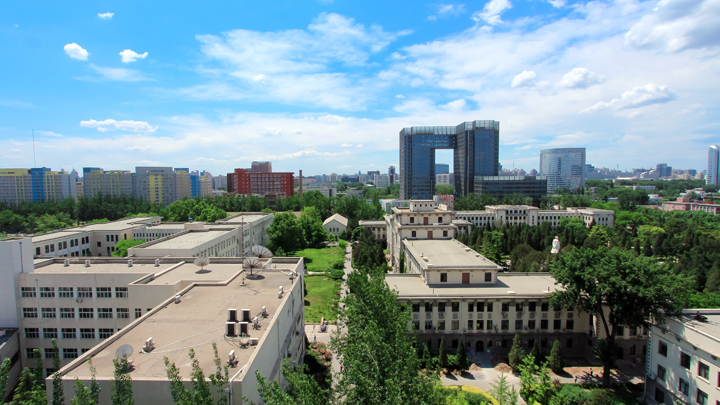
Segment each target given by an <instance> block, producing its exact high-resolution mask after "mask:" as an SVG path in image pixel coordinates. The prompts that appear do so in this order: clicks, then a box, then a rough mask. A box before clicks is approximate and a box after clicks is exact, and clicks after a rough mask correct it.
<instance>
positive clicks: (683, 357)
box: [680, 353, 690, 370]
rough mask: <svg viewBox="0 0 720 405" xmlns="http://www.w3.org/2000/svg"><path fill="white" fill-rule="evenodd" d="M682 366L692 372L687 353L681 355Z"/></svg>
mask: <svg viewBox="0 0 720 405" xmlns="http://www.w3.org/2000/svg"><path fill="white" fill-rule="evenodd" d="M680 365H681V366H683V367H685V368H686V369H688V370H690V356H689V355H687V354H685V353H680Z"/></svg>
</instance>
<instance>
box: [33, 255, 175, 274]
mask: <svg viewBox="0 0 720 405" xmlns="http://www.w3.org/2000/svg"><path fill="white" fill-rule="evenodd" d="M64 259H70V265H69V266H68V267H65V264H64ZM113 259H114V260H112V261H108V260H104V259H97V258H94V257H82V258H65V257H61V258H59V259H37V260H36V261H35V273H142V274H151V273H160V272H161V271H164V270H167V269H168V268H170V267H172V266H174V265H176V264H177V263H178V262H177V261H172V262H170V261H167V260H165V261H163V262H161V263H160V266H159V267H155V262H154V259H150V260H145V263H139V262H138V259H135V258H133V266H132V267H128V265H127V261H128V259H127V258H121V257H117V258H113ZM85 260H90V267H85ZM45 262H48V263H49V264H47V265H44V266H43V264H44V263H45ZM39 266H40V267H39Z"/></svg>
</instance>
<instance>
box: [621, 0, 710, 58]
mask: <svg viewBox="0 0 720 405" xmlns="http://www.w3.org/2000/svg"><path fill="white" fill-rule="evenodd" d="M719 21H720V2H718V1H717V0H661V1H660V2H658V4H657V7H656V8H655V9H654V10H653V12H652V13H650V14H647V15H645V16H643V17H642V19H641V20H640V21H639V22H637V23H636V24H635V25H633V26H632V28H630V30H629V31H628V32H627V33H626V34H625V43H626V44H628V45H630V46H632V47H635V48H643V49H663V50H665V51H667V52H678V51H682V50H684V49H692V48H706V47H717V46H718V45H720V23H719Z"/></svg>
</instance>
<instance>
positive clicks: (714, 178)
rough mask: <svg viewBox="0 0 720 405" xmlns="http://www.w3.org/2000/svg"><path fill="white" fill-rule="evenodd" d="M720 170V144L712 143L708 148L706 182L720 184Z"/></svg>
mask: <svg viewBox="0 0 720 405" xmlns="http://www.w3.org/2000/svg"><path fill="white" fill-rule="evenodd" d="M719 172H720V145H712V146H710V148H708V158H707V172H706V173H705V184H715V185H717V184H720V183H719V182H718V173H719Z"/></svg>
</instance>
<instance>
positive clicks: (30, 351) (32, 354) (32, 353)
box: [25, 347, 35, 359]
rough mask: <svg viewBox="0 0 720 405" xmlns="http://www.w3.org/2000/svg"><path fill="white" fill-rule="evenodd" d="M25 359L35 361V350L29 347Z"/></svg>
mask: <svg viewBox="0 0 720 405" xmlns="http://www.w3.org/2000/svg"><path fill="white" fill-rule="evenodd" d="M25 358H26V359H34V358H35V349H33V348H31V347H28V348H26V349H25Z"/></svg>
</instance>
